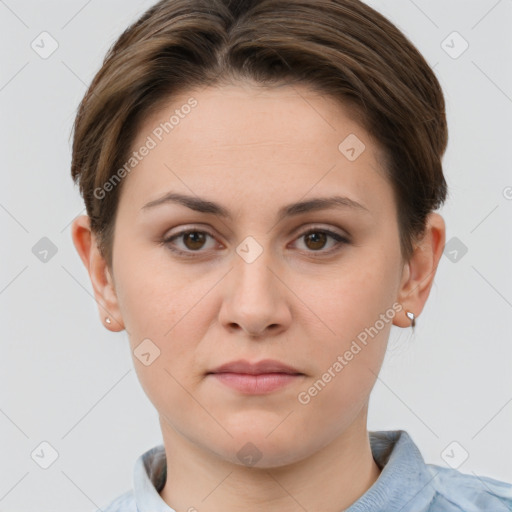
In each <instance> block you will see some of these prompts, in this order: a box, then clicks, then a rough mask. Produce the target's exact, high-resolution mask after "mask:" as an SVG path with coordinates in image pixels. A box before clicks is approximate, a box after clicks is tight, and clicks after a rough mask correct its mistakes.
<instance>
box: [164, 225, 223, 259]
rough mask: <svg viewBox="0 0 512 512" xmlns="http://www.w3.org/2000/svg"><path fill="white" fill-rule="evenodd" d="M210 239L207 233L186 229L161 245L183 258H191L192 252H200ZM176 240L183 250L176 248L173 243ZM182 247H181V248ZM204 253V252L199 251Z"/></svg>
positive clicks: (210, 235) (211, 236)
mask: <svg viewBox="0 0 512 512" xmlns="http://www.w3.org/2000/svg"><path fill="white" fill-rule="evenodd" d="M208 237H210V238H212V239H213V238H214V237H213V235H212V234H210V233H208V232H207V231H199V230H196V229H188V230H185V231H180V232H179V233H176V234H174V235H172V236H170V237H168V238H166V239H164V240H162V243H163V244H165V245H166V246H167V247H168V248H169V249H170V250H171V251H173V252H175V253H178V254H181V255H184V256H192V255H193V254H191V253H194V252H200V249H202V248H203V247H204V246H205V242H206V240H207V239H208ZM177 239H181V241H182V243H183V246H184V249H181V248H177V247H176V243H175V242H174V241H175V240H177ZM183 246H182V247H183ZM201 252H204V251H201Z"/></svg>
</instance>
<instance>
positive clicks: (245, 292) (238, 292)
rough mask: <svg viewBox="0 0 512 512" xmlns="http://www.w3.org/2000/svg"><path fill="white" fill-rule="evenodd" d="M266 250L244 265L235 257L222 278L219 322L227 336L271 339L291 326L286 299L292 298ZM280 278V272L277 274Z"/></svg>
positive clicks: (287, 300)
mask: <svg viewBox="0 0 512 512" xmlns="http://www.w3.org/2000/svg"><path fill="white" fill-rule="evenodd" d="M269 253H270V251H269V250H264V251H263V253H262V254H261V255H260V256H259V257H258V258H257V259H256V260H255V261H253V262H251V263H248V262H247V261H245V260H244V259H243V258H241V257H239V256H238V255H236V256H235V259H234V263H233V265H234V268H233V269H232V271H231V272H229V273H228V275H227V276H226V282H225V285H224V287H223V294H224V295H223V301H222V306H221V309H220V312H219V321H220V323H221V325H223V326H224V327H225V328H226V329H228V330H229V331H231V332H235V331H237V330H238V331H243V332H245V333H246V334H248V335H249V336H251V337H267V336H270V335H272V336H275V335H277V334H279V333H282V332H283V331H285V330H287V329H288V327H289V325H290V322H291V312H290V306H289V299H290V297H291V296H292V295H293V294H291V292H290V291H289V290H288V289H287V287H286V285H285V284H284V282H283V281H284V279H283V276H282V275H280V272H279V267H278V266H277V265H276V264H275V262H272V261H271V258H270V256H267V255H269ZM281 274H282V272H281Z"/></svg>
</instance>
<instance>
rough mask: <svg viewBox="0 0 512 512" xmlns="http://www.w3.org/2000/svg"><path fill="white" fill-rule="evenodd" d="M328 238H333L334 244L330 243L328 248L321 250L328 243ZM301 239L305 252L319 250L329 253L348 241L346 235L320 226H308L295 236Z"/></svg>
mask: <svg viewBox="0 0 512 512" xmlns="http://www.w3.org/2000/svg"><path fill="white" fill-rule="evenodd" d="M329 238H330V239H331V240H334V244H332V245H331V248H330V249H328V250H323V249H324V248H325V246H326V245H328V244H327V242H328V240H329ZM302 239H304V245H305V246H306V252H321V253H322V254H330V253H332V252H335V251H336V250H338V249H339V248H340V246H342V245H345V244H349V243H350V241H349V240H348V238H347V237H345V236H343V235H340V234H338V233H335V232H334V231H330V230H328V229H321V228H310V229H309V230H307V231H305V232H304V233H302V234H301V235H299V237H298V238H297V240H302Z"/></svg>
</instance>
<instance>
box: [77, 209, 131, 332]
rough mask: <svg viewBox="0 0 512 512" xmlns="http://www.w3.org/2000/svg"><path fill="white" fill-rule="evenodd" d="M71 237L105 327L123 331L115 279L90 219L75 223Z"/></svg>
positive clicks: (78, 218) (83, 217)
mask: <svg viewBox="0 0 512 512" xmlns="http://www.w3.org/2000/svg"><path fill="white" fill-rule="evenodd" d="M71 235H72V239H73V244H74V245H75V248H76V250H77V252H78V254H79V255H80V259H81V260H82V262H83V264H84V266H85V268H86V270H87V272H88V274H89V278H90V280H91V284H92V287H93V291H94V298H95V300H96V303H97V304H98V310H99V313H100V318H101V321H102V323H103V325H105V326H106V327H107V328H108V329H110V330H111V331H122V330H123V329H124V324H123V321H122V317H121V314H120V310H119V304H118V300H117V295H116V291H115V288H114V283H113V279H112V277H111V276H110V271H109V269H108V266H107V263H106V261H105V259H104V258H103V256H102V255H101V253H100V251H99V249H98V246H97V243H96V240H95V237H94V234H93V233H92V232H91V228H90V218H89V217H88V216H87V215H81V216H79V217H77V218H76V219H75V220H74V221H73V224H72V227H71ZM107 319H108V320H107Z"/></svg>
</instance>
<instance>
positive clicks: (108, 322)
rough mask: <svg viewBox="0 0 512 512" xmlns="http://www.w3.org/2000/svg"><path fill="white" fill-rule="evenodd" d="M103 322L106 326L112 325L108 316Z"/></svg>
mask: <svg viewBox="0 0 512 512" xmlns="http://www.w3.org/2000/svg"><path fill="white" fill-rule="evenodd" d="M105 322H107V324H111V323H112V321H111V320H110V318H109V317H108V316H107V317H106V318H105Z"/></svg>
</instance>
